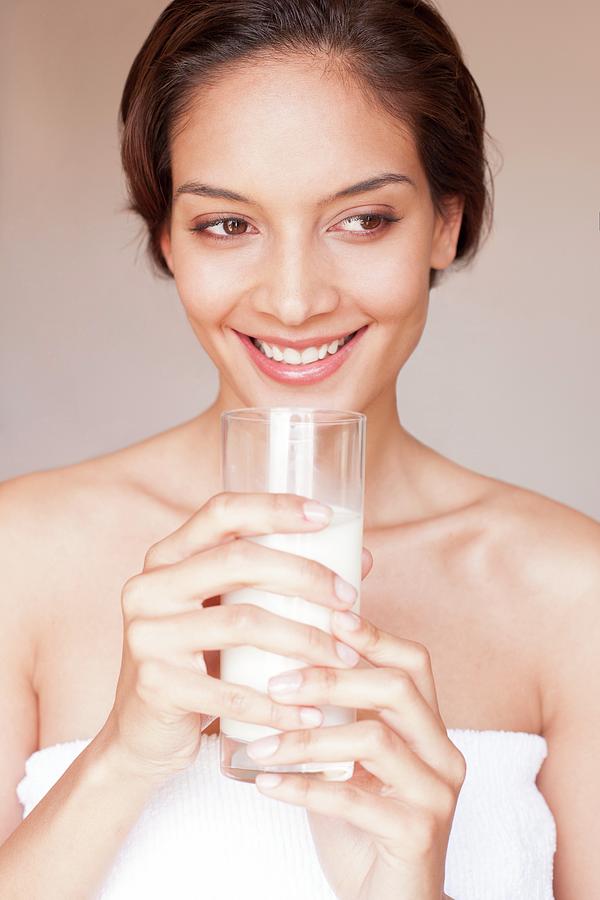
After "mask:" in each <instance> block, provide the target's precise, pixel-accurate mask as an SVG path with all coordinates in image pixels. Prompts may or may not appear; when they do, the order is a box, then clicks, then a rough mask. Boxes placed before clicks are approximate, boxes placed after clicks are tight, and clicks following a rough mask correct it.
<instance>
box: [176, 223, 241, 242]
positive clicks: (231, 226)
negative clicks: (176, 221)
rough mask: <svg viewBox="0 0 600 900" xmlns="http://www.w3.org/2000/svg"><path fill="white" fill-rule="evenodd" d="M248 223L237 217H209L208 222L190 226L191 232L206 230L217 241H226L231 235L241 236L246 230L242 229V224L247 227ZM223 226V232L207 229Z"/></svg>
mask: <svg viewBox="0 0 600 900" xmlns="http://www.w3.org/2000/svg"><path fill="white" fill-rule="evenodd" d="M249 224H250V223H249V222H246V220H245V219H238V218H234V217H230V218H225V217H223V218H221V219H211V221H210V222H200V224H199V225H194V227H193V228H190V231H192V232H195V233H196V232H200V233H203V232H206V233H207V234H209V235H210V237H212V238H215V239H216V240H217V241H227V240H229V238H232V237H241V236H242V235H244V234H246V233H247V232H246V231H245V230H244V226H245V227H246V228H247V227H248V225H249ZM221 225H222V226H223V227H224V228H225V233H224V234H215V233H213V232H210V231H208V229H209V228H216V227H220V226H221Z"/></svg>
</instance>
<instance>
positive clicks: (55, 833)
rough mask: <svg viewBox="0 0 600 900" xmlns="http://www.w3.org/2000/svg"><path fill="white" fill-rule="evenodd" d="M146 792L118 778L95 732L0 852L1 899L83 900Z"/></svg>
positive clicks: (135, 781)
mask: <svg viewBox="0 0 600 900" xmlns="http://www.w3.org/2000/svg"><path fill="white" fill-rule="evenodd" d="M151 791H152V786H151V785H150V783H149V782H148V781H144V780H142V779H140V778H138V777H136V776H135V775H129V776H126V775H125V773H124V772H123V771H122V770H121V768H120V765H119V763H118V761H117V760H116V759H112V758H111V750H110V744H109V741H108V739H107V737H106V736H105V735H103V733H102V732H100V734H99V735H98V736H97V737H96V738H95V739H94V740H93V741H92V742H91V743H90V744H89V745H88V746H87V747H86V749H85V750H84V751H83V753H81V754H80V755H79V756H78V757H77V759H76V760H75V761H74V762H73V763H72V765H71V766H70V767H69V768H68V769H67V771H66V772H65V774H64V775H63V776H62V778H61V779H60V780H59V781H58V782H57V784H56V785H55V786H54V787H53V788H52V790H50V791H49V792H48V794H46V796H45V797H44V798H43V799H42V800H41V801H40V803H39V804H38V805H37V806H36V807H35V809H33V810H32V812H31V813H30V814H29V816H27V818H26V819H25V820H24V821H23V822H22V823H21V824H20V825H19V826H18V827H17V828H16V830H15V831H14V832H13V833H12V835H11V836H10V837H9V838H8V840H7V841H6V842H5V843H4V844H3V845H2V847H0V883H1V884H2V897H3V898H5V900H20V898H22V897H30V898H31V900H38V898H42V897H43V898H44V900H54V898H56V900H63V898H64V897H87V896H89V895H91V893H92V892H93V890H94V889H95V888H96V887H97V886H98V885H99V883H100V882H101V880H102V877H103V876H104V874H105V871H106V869H107V868H108V866H109V864H110V863H111V861H112V859H113V858H114V856H115V855H116V853H117V851H118V849H119V847H120V845H121V844H122V842H123V840H124V838H125V836H126V834H127V832H128V831H129V829H130V828H131V827H132V825H133V824H134V823H135V821H136V819H137V818H138V816H139V814H140V812H141V810H142V808H143V806H144V803H145V802H146V800H147V799H148V797H149V795H150V793H151Z"/></svg>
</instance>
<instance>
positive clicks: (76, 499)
mask: <svg viewBox="0 0 600 900" xmlns="http://www.w3.org/2000/svg"><path fill="white" fill-rule="evenodd" d="M162 440H164V438H163V436H158V438H156V439H149V440H148V441H145V442H141V443H140V444H135V445H133V446H131V447H127V448H124V449H123V450H119V451H116V452H114V453H109V454H105V455H103V456H99V457H97V458H95V459H91V460H86V461H84V462H80V463H76V464H74V465H69V466H65V467H62V468H56V469H51V470H45V471H39V472H33V473H29V474H27V475H22V476H19V477H17V478H13V479H11V480H9V481H5V482H3V483H2V484H0V534H1V535H2V540H1V541H0V562H1V565H2V568H3V572H4V579H5V582H4V583H5V585H6V584H7V580H8V584H9V585H10V589H9V596H10V598H11V601H10V602H9V604H8V605H9V606H13V607H14V601H15V599H16V598H17V597H18V598H20V600H21V601H23V602H25V601H26V600H27V598H30V597H33V596H36V595H37V596H39V594H38V593H37V592H38V590H39V589H41V590H42V592H43V596H44V597H45V598H49V597H51V596H52V595H53V594H54V593H55V592H56V591H63V590H64V587H65V578H66V577H68V579H69V580H70V581H71V583H75V582H77V580H78V578H80V577H82V574H83V573H82V569H83V568H85V569H86V570H88V571H89V570H90V568H91V569H93V567H94V565H95V564H97V563H98V564H99V563H102V565H105V564H106V559H107V554H110V558H111V559H114V560H115V561H116V562H118V559H119V557H123V556H126V557H127V558H128V559H131V557H132V554H133V555H135V553H136V548H138V547H139V552H140V553H142V550H143V547H144V546H147V542H148V541H149V540H150V541H151V540H152V538H153V536H154V535H156V539H158V538H159V537H160V536H162V531H163V530H164V529H165V528H168V524H169V523H170V521H171V520H172V521H173V522H176V521H177V520H178V517H179V516H180V511H178V510H177V509H175V508H171V507H170V506H169V503H168V499H167V496H166V492H165V494H164V495H163V493H162V492H161V489H160V486H161V484H162V481H161V478H160V475H159V471H160V465H159V464H158V463H157V456H159V457H160V455H161V452H162V448H163V445H162ZM154 484H155V485H156V487H157V489H156V490H153V485H154ZM142 560H143V555H142ZM3 593H4V594H5V596H6V595H7V593H6V591H4V592H3Z"/></svg>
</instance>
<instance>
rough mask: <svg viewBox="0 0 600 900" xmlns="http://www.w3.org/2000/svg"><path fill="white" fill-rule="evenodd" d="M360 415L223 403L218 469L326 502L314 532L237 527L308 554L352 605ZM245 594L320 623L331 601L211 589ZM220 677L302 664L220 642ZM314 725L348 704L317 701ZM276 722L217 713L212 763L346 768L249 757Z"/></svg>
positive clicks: (245, 481) (241, 482)
mask: <svg viewBox="0 0 600 900" xmlns="http://www.w3.org/2000/svg"><path fill="white" fill-rule="evenodd" d="M366 421H367V420H366V416H365V415H363V414H362V413H357V412H349V411H346V410H339V409H315V408H311V407H246V408H243V409H235V410H229V411H227V412H224V413H223V414H222V416H221V426H222V444H221V450H222V479H223V489H224V490H226V491H243V492H247V493H254V492H267V493H290V494H299V495H301V496H302V497H308V498H311V499H314V500H318V501H319V502H321V503H326V504H328V505H329V506H331V507H332V508H333V511H334V514H333V517H332V519H331V521H330V522H329V524H328V525H327V526H325V527H324V528H321V529H320V530H319V531H314V532H310V533H309V532H304V533H301V532H294V533H292V532H288V533H284V534H257V535H253V536H250V537H247V538H246V540H249V541H254V542H255V543H257V544H262V545H263V546H265V547H270V548H273V549H275V550H283V551H285V552H286V553H295V554H297V555H298V556H305V557H308V558H309V559H314V560H317V561H318V562H320V563H322V564H323V565H325V566H327V567H328V568H329V569H332V570H333V571H334V572H336V573H337V574H338V575H340V576H341V577H342V578H344V579H345V580H346V581H348V582H350V584H352V585H353V586H354V587H355V588H356V590H357V599H356V601H355V603H354V606H353V607H352V609H353V611H354V612H357V613H358V612H360V587H361V577H360V576H361V554H362V544H363V500H364V475H365V436H366ZM234 603H253V604H255V605H256V606H261V607H263V608H264V609H267V610H269V611H271V612H274V613H276V614H277V615H279V616H285V617H287V618H288V619H293V620H295V621H297V622H303V623H306V624H310V625H315V626H316V627H317V628H321V629H322V630H323V631H325V632H328V633H330V631H331V629H330V627H329V621H330V615H331V609H330V608H329V607H325V606H319V605H317V604H316V603H312V602H310V601H308V600H306V599H305V598H304V597H301V596H297V597H290V596H288V595H286V594H276V593H272V592H270V591H263V590H260V589H256V588H242V589H240V590H235V591H230V592H228V593H224V594H222V596H221V605H228V604H234ZM220 656H221V671H220V676H221V679H222V680H223V681H227V682H229V683H233V684H242V685H245V686H247V687H252V688H254V689H255V690H257V691H261V692H262V693H265V694H266V693H268V691H267V682H268V680H269V678H271V677H272V676H273V675H278V674H280V673H281V672H286V671H289V670H290V669H301V668H305V667H307V666H310V663H309V662H308V661H307V660H302V659H294V658H292V657H288V656H283V655H281V654H278V653H274V652H270V651H266V650H262V649H259V648H257V647H253V646H237V647H227V648H224V649H223V650H221V653H220ZM320 709H321V710H322V712H323V722H322V725H321V726H319V727H322V726H327V725H343V724H346V723H349V722H354V721H356V710H355V709H348V708H342V707H335V706H327V705H324V706H321V707H320ZM277 733H279V732H278V729H275V728H272V727H271V726H268V725H260V724H255V723H252V722H240V721H236V720H234V719H229V718H223V717H221V737H220V757H221V772H222V773H223V775H226V776H228V777H230V778H234V779H236V780H238V781H248V782H253V781H254V778H255V776H256V775H257V774H258V773H259V772H311V773H320V774H321V776H322V777H323V778H326V779H327V780H329V781H346V780H347V779H348V778H351V777H352V773H353V771H354V761H353V760H346V761H342V762H333V763H332V762H325V763H318V762H312V763H298V764H293V765H292V764H288V765H279V766H278V765H273V764H272V765H269V764H268V762H265V763H264V764H261V763H259V762H258V761H257V760H253V759H250V757H249V756H248V755H247V753H246V749H245V748H246V744H247V743H248V742H249V741H253V740H255V739H257V738H260V737H265V736H266V735H269V734H277Z"/></svg>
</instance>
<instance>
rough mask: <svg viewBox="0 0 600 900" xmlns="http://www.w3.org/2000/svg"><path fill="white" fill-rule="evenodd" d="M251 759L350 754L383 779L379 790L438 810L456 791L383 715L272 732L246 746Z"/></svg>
mask: <svg viewBox="0 0 600 900" xmlns="http://www.w3.org/2000/svg"><path fill="white" fill-rule="evenodd" d="M246 752H247V754H248V756H249V757H250V759H254V760H258V761H259V762H261V763H263V762H264V763H266V764H268V765H269V766H271V765H277V766H280V765H287V764H288V763H294V764H295V763H304V762H323V763H327V762H345V761H347V760H348V759H352V760H355V761H358V762H360V764H361V765H362V766H363V768H365V769H367V771H368V772H371V774H372V775H375V777H376V778H378V779H379V781H380V782H381V783H382V787H381V790H380V791H379V793H380V794H383V795H386V796H388V795H389V796H393V797H394V798H395V799H396V800H401V801H402V802H404V803H408V804H410V805H412V806H415V807H422V808H424V809H433V810H436V809H438V808H439V807H440V806H441V807H443V806H444V801H445V800H448V802H452V801H453V800H454V799H455V792H454V790H452V789H450V786H449V785H448V784H447V783H446V782H444V781H443V780H442V779H441V778H440V776H439V775H438V774H437V773H436V772H435V771H434V770H433V769H431V767H430V766H428V765H427V764H426V763H425V762H424V761H423V760H422V759H421V758H420V757H419V756H417V755H416V754H415V753H413V751H412V750H411V749H410V748H409V747H408V746H407V745H406V743H405V742H404V741H403V740H402V739H401V738H400V737H398V735H397V734H395V732H393V731H392V730H391V729H390V728H388V726H387V725H386V724H385V723H384V722H382V721H381V720H379V719H369V720H363V721H361V722H355V723H352V724H349V725H337V726H333V727H325V726H323V727H321V728H315V729H314V730H301V731H290V732H287V733H282V734H274V735H269V736H268V737H265V738H260V739H259V740H256V741H251V742H250V743H249V744H247V745H246Z"/></svg>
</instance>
